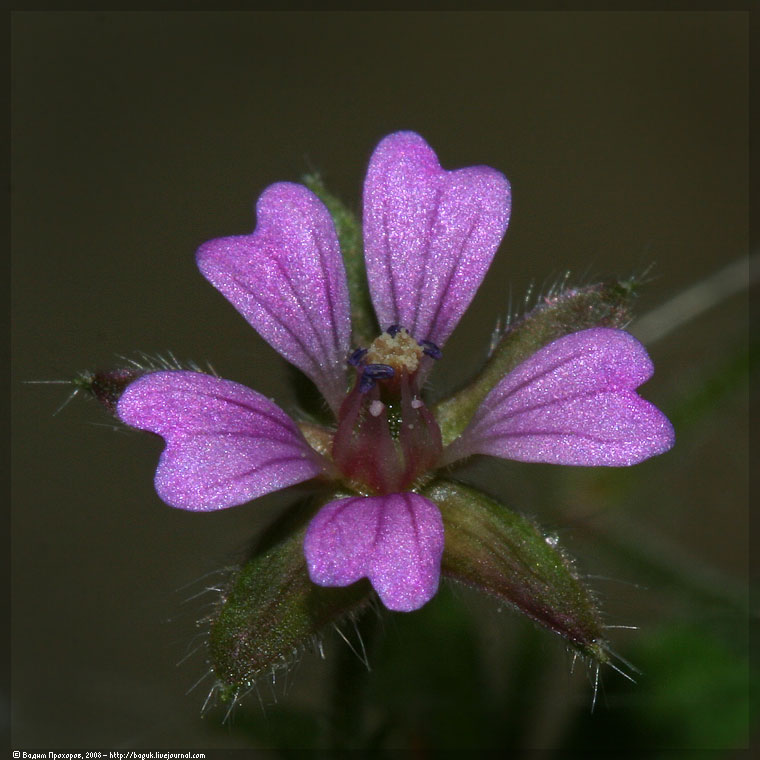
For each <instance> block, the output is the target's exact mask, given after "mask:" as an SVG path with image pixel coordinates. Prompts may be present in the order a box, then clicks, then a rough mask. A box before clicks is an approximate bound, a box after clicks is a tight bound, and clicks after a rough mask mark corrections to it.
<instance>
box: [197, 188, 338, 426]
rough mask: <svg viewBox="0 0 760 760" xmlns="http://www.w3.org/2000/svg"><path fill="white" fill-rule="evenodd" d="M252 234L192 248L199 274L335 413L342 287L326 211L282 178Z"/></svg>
mask: <svg viewBox="0 0 760 760" xmlns="http://www.w3.org/2000/svg"><path fill="white" fill-rule="evenodd" d="M256 217H257V223H256V229H255V230H254V232H253V234H251V235H239V236H235V237H227V238H219V239H218V240H212V241H210V242H208V243H206V244H204V245H202V246H201V247H200V248H199V249H198V254H197V261H198V266H199V268H200V270H201V272H202V273H203V275H204V276H205V277H206V278H207V279H208V280H209V282H211V284H212V285H214V287H216V288H217V289H218V290H219V291H221V293H222V294H223V295H224V296H225V297H226V298H227V299H228V300H229V301H230V303H232V305H233V306H234V307H235V308H236V309H237V310H238V311H239V312H240V313H241V314H242V315H243V316H244V317H245V318H246V320H248V322H249V323H250V324H251V325H252V326H253V327H254V328H255V329H256V330H257V331H258V332H259V334H260V335H261V336H262V337H263V338H264V339H265V340H267V341H268V342H269V343H270V345H272V346H273V347H274V348H275V349H276V350H277V351H279V352H280V353H281V354H282V355H283V356H284V357H285V358H286V359H287V360H288V361H290V362H292V363H293V364H295V365H296V366H297V367H298V368H300V369H301V370H303V371H304V372H305V373H306V374H307V375H308V376H309V377H310V378H311V379H312V380H313V381H314V382H315V383H316V385H317V386H318V387H319V389H320V391H321V392H322V394H323V395H324V397H325V398H326V399H327V401H328V402H329V403H330V406H331V407H332V408H333V410H334V411H336V412H337V409H338V407H339V406H340V400H341V398H342V397H343V395H344V393H345V391H346V378H345V360H346V354H347V353H348V350H349V348H350V340H351V324H350V310H349V301H348V288H347V285H346V274H345V269H344V266H343V259H342V257H341V253H340V247H339V244H338V238H337V236H336V234H335V227H334V225H333V222H332V219H331V218H330V214H329V212H328V211H327V209H326V208H325V206H324V204H323V203H322V202H321V201H320V200H319V199H318V198H317V196H316V195H314V194H313V193H312V192H311V191H310V190H308V189H307V188H305V187H303V186H302V185H297V184H293V183H289V182H281V183H278V184H275V185H272V186H271V187H269V188H267V190H265V191H264V193H263V194H262V196H261V198H259V202H258V204H257V206H256Z"/></svg>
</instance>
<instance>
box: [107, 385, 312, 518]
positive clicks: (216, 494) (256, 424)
mask: <svg viewBox="0 0 760 760" xmlns="http://www.w3.org/2000/svg"><path fill="white" fill-rule="evenodd" d="M116 411H117V414H118V415H119V417H120V418H121V420H122V421H123V422H126V424H127V425H131V426H132V427H136V428H140V429H142V430H150V431H151V432H153V433H158V435H160V436H161V437H163V438H164V440H165V441H166V448H165V449H164V451H163V453H162V454H161V459H160V461H159V464H158V469H157V470H156V481H155V483H156V491H158V495H159V496H160V497H161V498H162V499H163V500H164V501H165V502H166V503H167V504H170V505H171V506H173V507H179V508H181V509H190V510H194V511H199V512H206V511H210V510H214V509H224V508H226V507H233V506H235V505H237V504H243V503H245V502H247V501H250V500H251V499H254V498H256V497H257V496H262V495H263V494H265V493H269V492H270V491H277V490H279V489H280V488H285V487H286V486H290V485H293V484H295V483H300V482H302V481H304V480H308V479H310V478H313V477H315V476H316V475H319V474H320V472H322V465H321V464H320V461H319V457H318V455H317V454H316V453H315V452H314V451H313V450H312V449H311V448H310V447H309V445H308V444H307V443H306V441H305V440H304V439H303V436H302V435H301V433H300V432H299V430H298V428H297V427H296V425H295V423H294V422H293V421H292V420H291V419H290V417H288V415H287V414H285V412H283V411H282V409H280V408H279V407H278V406H276V405H275V404H274V403H272V402H271V401H270V400H269V399H267V398H265V397H264V396H262V395H261V394H260V393H256V392H255V391H252V390H250V389H249V388H246V387H245V386H243V385H238V384H237V383H233V382H231V381H229V380H221V379H220V378H217V377H212V376H210V375H204V374H202V373H200V372H184V371H169V372H153V373H150V374H148V375H144V376H143V377H141V378H140V379H139V380H136V381H135V382H134V383H132V384H131V385H129V386H128V387H127V389H126V391H125V392H124V393H123V394H122V396H121V398H120V399H119V404H118V406H117V410H116Z"/></svg>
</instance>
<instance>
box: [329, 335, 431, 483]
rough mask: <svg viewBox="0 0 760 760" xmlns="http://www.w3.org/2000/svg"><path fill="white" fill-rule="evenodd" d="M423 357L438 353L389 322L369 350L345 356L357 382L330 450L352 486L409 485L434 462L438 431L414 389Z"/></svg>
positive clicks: (426, 342)
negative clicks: (352, 367) (355, 373)
mask: <svg viewBox="0 0 760 760" xmlns="http://www.w3.org/2000/svg"><path fill="white" fill-rule="evenodd" d="M425 355H427V356H429V357H431V358H434V359H437V358H439V357H440V355H441V352H440V349H439V348H438V347H437V346H436V345H435V344H433V343H430V342H429V341H416V340H415V339H414V338H413V337H412V336H411V334H410V333H409V332H408V331H407V330H406V329H404V328H403V327H400V326H398V325H393V326H391V327H389V328H388V330H386V331H385V332H384V333H383V334H382V335H380V336H378V337H377V338H376V339H375V340H374V341H373V342H372V345H371V346H370V347H369V348H368V349H365V348H359V349H357V350H356V351H354V352H353V353H352V354H351V355H350V356H349V357H348V363H349V364H351V365H352V366H354V367H355V368H356V371H357V381H356V384H355V386H354V388H353V390H351V391H350V392H349V393H348V395H347V396H346V399H345V400H344V402H343V404H342V406H341V408H340V412H339V414H338V430H337V431H336V433H335V437H334V439H333V451H332V453H333V460H334V461H335V463H336V465H337V466H338V468H339V469H340V470H341V472H342V473H343V475H344V477H345V478H346V480H347V482H348V485H350V486H351V487H352V488H354V489H355V490H357V491H359V492H362V493H379V494H388V493H395V492H397V491H403V490H409V489H413V488H414V487H415V484H419V483H420V480H421V478H423V477H424V474H425V473H426V472H427V471H428V470H430V469H431V468H432V467H433V466H434V465H435V464H436V462H437V460H438V458H439V456H440V454H441V431H440V429H439V427H438V423H437V422H436V421H435V418H434V417H433V415H432V413H431V412H430V410H429V409H428V408H427V407H426V406H425V403H424V402H423V401H422V399H421V398H420V391H419V387H418V385H419V383H418V370H419V369H420V365H421V362H422V361H423V356H425Z"/></svg>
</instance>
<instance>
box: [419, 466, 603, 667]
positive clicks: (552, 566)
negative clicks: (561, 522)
mask: <svg viewBox="0 0 760 760" xmlns="http://www.w3.org/2000/svg"><path fill="white" fill-rule="evenodd" d="M423 494H424V495H425V496H426V497H427V498H429V499H430V500H431V501H433V502H435V504H437V505H438V507H439V509H440V510H441V514H442V515H443V524H444V529H445V531H446V544H445V548H444V551H443V561H442V565H441V573H442V575H443V576H444V577H447V578H450V579H452V580H455V581H459V582H460V583H463V584H465V585H467V586H471V587H472V588H476V589H478V590H480V591H485V592H486V593H488V594H491V595H493V596H495V597H497V598H498V599H499V600H501V601H503V602H507V603H508V604H510V605H511V606H512V607H514V608H516V609H517V610H518V611H520V612H522V613H523V614H525V615H527V616H528V617H529V618H531V620H533V621H535V622H536V623H538V624H539V625H541V626H543V627H544V628H548V629H549V630H550V631H553V632H554V633H556V634H558V635H560V636H561V637H562V638H563V639H565V641H566V642H567V643H568V644H569V645H570V646H571V647H573V648H574V649H575V650H577V651H578V652H579V653H580V654H582V655H584V656H586V657H590V658H592V659H593V660H595V661H597V662H607V661H608V660H609V657H608V655H607V645H606V643H605V640H604V636H603V628H602V624H601V621H600V615H599V611H598V610H597V607H596V604H595V601H594V598H593V596H592V595H591V593H590V592H589V590H588V589H587V588H585V586H584V585H583V584H582V583H581V581H580V579H579V577H578V574H577V572H576V571H575V569H574V567H573V564H572V562H571V561H570V560H569V559H568V558H567V557H566V556H565V554H564V553H563V552H562V551H561V550H560V549H559V548H557V546H556V542H555V541H554V540H552V539H547V537H546V536H545V535H544V534H543V533H542V532H541V530H540V529H539V528H538V526H537V525H535V524H534V523H533V522H532V521H531V520H529V519H528V518H526V517H523V516H522V515H519V514H517V513H516V512H513V511H512V510H510V509H508V508H507V507H505V506H503V505H502V504H498V503H497V502H495V501H493V500H492V499H491V498H489V497H488V496H486V495H485V494H483V493H481V492H479V491H477V490H475V489H473V488H470V487H468V486H464V485H461V484H458V483H454V482H452V481H438V482H437V483H434V484H432V485H431V486H429V487H428V488H426V489H425V490H424V491H423Z"/></svg>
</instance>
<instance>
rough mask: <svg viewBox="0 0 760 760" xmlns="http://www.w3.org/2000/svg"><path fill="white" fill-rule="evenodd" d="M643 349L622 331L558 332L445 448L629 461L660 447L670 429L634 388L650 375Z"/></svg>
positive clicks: (454, 455) (455, 452)
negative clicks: (565, 333) (568, 333)
mask: <svg viewBox="0 0 760 760" xmlns="http://www.w3.org/2000/svg"><path fill="white" fill-rule="evenodd" d="M653 371H654V370H653V367H652V362H651V360H650V359H649V356H648V355H647V352H646V349H645V348H644V346H642V345H641V343H639V341H637V340H636V338H634V337H633V336H632V335H630V334H629V333H627V332H623V331H622V330H612V329H607V328H594V329H591V330H583V331H582V332H577V333H573V334H572V335H566V336H565V337H563V338H560V339H559V340H556V341H554V342H553V343H550V344H549V345H548V346H545V347H544V348H542V349H541V350H540V351H538V352H536V353H535V354H534V355H533V356H532V357H531V358H530V359H528V360H526V361H524V362H523V363H522V364H520V365H519V366H518V367H517V368H516V369H515V370H514V371H512V372H510V373H509V374H508V375H507V376H506V377H505V378H504V379H503V380H502V381H501V382H500V383H499V384H498V385H497V386H496V387H495V388H494V389H493V390H492V391H491V392H490V393H489V394H488V396H486V398H485V400H484V401H483V404H482V405H481V407H480V409H479V410H478V411H477V412H476V414H475V416H474V418H473V420H472V422H471V423H470V426H469V427H468V428H467V430H465V432H464V433H463V434H462V436H461V438H460V439H458V440H457V441H455V442H454V443H453V444H452V445H451V446H450V447H449V450H448V451H447V452H446V453H445V460H446V461H447V462H452V461H454V460H455V459H459V458H461V457H463V456H469V455H470V454H493V455H494V456H499V457H504V458H506V459H517V460H519V461H522V462H552V463H555V464H570V465H585V466H596V465H617V466H621V465H631V464H636V463H637V462H641V461H642V460H644V459H648V458H649V457H651V456H654V455H655V454H661V453H663V452H664V451H667V450H668V449H669V448H670V447H671V446H672V445H673V443H674V441H675V434H674V432H673V426H672V425H671V424H670V422H669V421H668V419H667V417H665V415H664V414H663V413H662V412H661V411H660V410H659V409H657V408H656V407H655V406H653V405H652V404H650V403H649V402H648V401H645V400H644V399H642V398H641V397H640V396H639V395H638V394H637V393H636V392H635V390H634V389H635V388H638V386H639V385H641V384H642V383H644V382H645V381H646V380H648V379H649V378H650V377H651V376H652V373H653Z"/></svg>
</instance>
